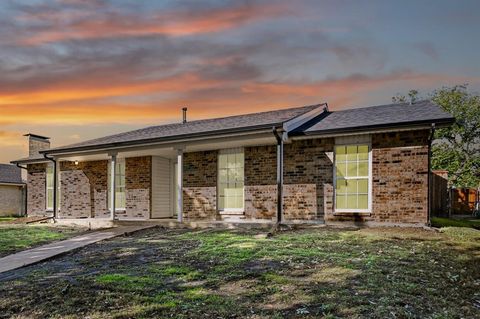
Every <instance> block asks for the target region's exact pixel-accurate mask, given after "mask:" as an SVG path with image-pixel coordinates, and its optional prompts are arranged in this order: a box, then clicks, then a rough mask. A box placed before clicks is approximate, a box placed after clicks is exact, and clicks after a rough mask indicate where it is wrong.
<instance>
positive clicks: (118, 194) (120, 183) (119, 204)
mask: <svg viewBox="0 0 480 319" xmlns="http://www.w3.org/2000/svg"><path fill="white" fill-rule="evenodd" d="M111 165H112V162H109V163H108V185H109V187H108V190H109V191H108V208H110V207H111V200H110V176H111V173H110V172H111ZM125 206H126V203H125V159H123V158H118V159H117V161H116V169H115V210H125Z"/></svg>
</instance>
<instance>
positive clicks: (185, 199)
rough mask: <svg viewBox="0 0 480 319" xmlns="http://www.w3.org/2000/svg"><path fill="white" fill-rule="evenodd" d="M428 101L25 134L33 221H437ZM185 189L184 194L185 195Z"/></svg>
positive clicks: (433, 119) (442, 121)
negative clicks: (90, 133) (59, 139)
mask: <svg viewBox="0 0 480 319" xmlns="http://www.w3.org/2000/svg"><path fill="white" fill-rule="evenodd" d="M453 120H454V119H453V117H452V116H451V115H450V114H448V113H445V112H444V111H442V110H441V109H440V108H439V107H438V106H437V105H435V104H433V103H432V102H430V101H420V102H417V103H414V104H406V103H403V104H390V105H381V106H372V107H364V108H356V109H349V110H342V111H329V109H328V106H327V104H319V105H311V106H305V107H298V108H290V109H281V110H276V111H269V112H261V113H254V114H245V115H239V116H231V117H224V118H216V119H207V120H198V121H191V122H190V121H186V110H185V109H184V118H183V121H181V122H179V123H173V124H168V125H160V126H152V127H147V128H144V129H139V130H135V131H131V132H126V133H121V134H116V135H112V136H107V137H100V138H97V139H94V140H89V141H85V142H81V143H77V144H73V145H68V146H64V147H57V148H50V143H49V139H48V138H46V137H42V136H39V135H32V134H30V135H28V136H29V140H30V156H29V157H28V158H23V159H19V160H16V161H13V162H12V163H15V164H17V165H20V166H21V165H26V168H27V170H28V189H29V192H28V205H27V206H28V214H29V215H45V214H53V215H54V216H55V217H56V218H57V219H68V218H69V219H78V218H88V219H119V220H150V219H160V218H178V220H179V221H193V220H195V221H198V220H204V221H208V220H216V221H221V220H230V221H232V220H234V221H249V222H265V221H268V222H275V221H282V222H326V223H334V222H343V221H354V222H366V223H371V224H378V223H380V224H382V225H386V224H409V225H425V224H428V223H429V174H428V172H429V154H430V145H431V137H432V132H433V130H434V128H435V127H439V126H445V125H450V124H451V123H452V122H453ZM179 190H181V191H179Z"/></svg>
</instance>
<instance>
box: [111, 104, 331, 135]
mask: <svg viewBox="0 0 480 319" xmlns="http://www.w3.org/2000/svg"><path fill="white" fill-rule="evenodd" d="M325 104H326V103H325V102H324V103H319V104H311V105H304V106H296V107H288V108H284V109H273V110H269V111H261V112H252V113H243V114H236V115H228V116H222V117H212V118H204V119H198V120H193V121H187V122H186V123H182V122H176V123H167V124H161V125H151V126H147V127H144V128H141V129H138V130H144V129H148V128H151V127H159V126H167V125H184V124H189V123H196V122H204V121H216V120H223V119H227V118H232V117H241V116H251V115H261V114H266V113H272V112H279V111H292V110H297V109H303V108H305V109H306V108H314V107H315V108H316V107H320V106H322V105H325ZM297 116H298V115H297ZM294 117H296V116H294ZM294 117H292V118H294ZM134 131H136V130H134ZM134 131H130V132H134ZM125 133H127V132H125ZM119 134H121V133H119Z"/></svg>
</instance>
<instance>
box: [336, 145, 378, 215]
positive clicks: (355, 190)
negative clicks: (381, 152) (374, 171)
mask: <svg viewBox="0 0 480 319" xmlns="http://www.w3.org/2000/svg"><path fill="white" fill-rule="evenodd" d="M371 167H372V164H371V146H370V143H367V142H360V143H356V144H353V143H346V144H340V145H338V144H337V145H335V167H334V173H335V200H334V202H335V212H370V210H371V193H372V192H371V187H372V183H371V179H372V178H371Z"/></svg>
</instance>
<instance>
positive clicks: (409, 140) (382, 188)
mask: <svg viewBox="0 0 480 319" xmlns="http://www.w3.org/2000/svg"><path fill="white" fill-rule="evenodd" d="M428 135H429V131H428V130H418V131H405V132H397V133H381V134H374V135H373V136H372V184H373V185H372V191H373V193H372V196H373V197H372V213H371V214H364V215H357V216H348V215H344V216H339V215H337V216H335V215H333V213H332V212H331V211H329V212H327V215H326V220H328V221H346V220H348V221H359V222H364V221H367V222H381V223H393V224H405V223H411V224H425V223H427V220H428V215H427V214H428V213H427V212H428V175H427V170H428V146H427V145H428Z"/></svg>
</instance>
